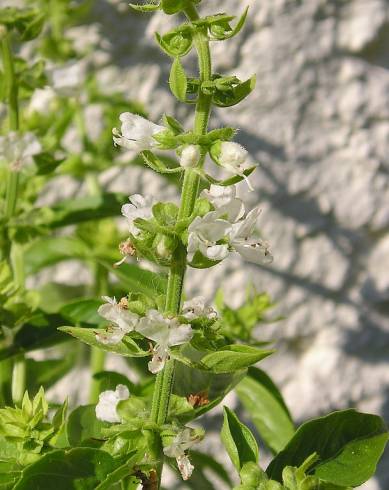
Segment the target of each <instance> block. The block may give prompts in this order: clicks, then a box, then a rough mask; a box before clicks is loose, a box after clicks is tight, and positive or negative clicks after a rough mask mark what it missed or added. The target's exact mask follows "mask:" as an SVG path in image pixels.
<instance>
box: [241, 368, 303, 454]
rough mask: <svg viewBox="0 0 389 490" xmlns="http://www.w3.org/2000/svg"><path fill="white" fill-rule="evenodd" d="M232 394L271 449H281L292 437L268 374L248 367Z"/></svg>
mask: <svg viewBox="0 0 389 490" xmlns="http://www.w3.org/2000/svg"><path fill="white" fill-rule="evenodd" d="M236 393H237V395H238V397H239V399H240V400H241V402H242V404H243V406H244V408H245V409H246V410H247V412H248V413H249V415H250V417H251V419H252V421H253V422H254V425H255V427H256V428H257V430H258V432H259V434H260V436H261V438H262V439H263V440H264V442H265V443H266V444H267V445H268V446H269V447H270V448H271V449H272V450H273V451H275V452H279V451H281V449H283V448H284V446H285V445H286V443H287V442H288V441H289V439H291V438H292V437H293V434H294V426H293V422H292V420H291V418H290V414H289V411H288V409H287V407H286V405H285V403H284V401H283V399H282V395H281V393H280V392H279V390H278V389H277V387H276V386H275V384H274V383H273V382H272V380H271V379H270V378H269V376H268V375H267V374H266V373H265V372H263V371H261V370H260V369H258V368H253V367H251V368H249V371H248V374H247V376H246V377H245V378H244V379H243V380H242V381H241V382H240V383H239V385H238V386H237V387H236Z"/></svg>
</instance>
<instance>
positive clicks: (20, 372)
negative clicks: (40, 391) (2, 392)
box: [12, 356, 27, 405]
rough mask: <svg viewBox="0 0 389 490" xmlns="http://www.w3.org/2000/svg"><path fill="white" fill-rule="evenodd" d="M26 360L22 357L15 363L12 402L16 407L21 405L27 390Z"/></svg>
mask: <svg viewBox="0 0 389 490" xmlns="http://www.w3.org/2000/svg"><path fill="white" fill-rule="evenodd" d="M26 370H27V369H26V359H25V358H24V356H20V357H19V358H18V359H16V360H15V361H14V366H13V373H12V400H13V402H14V404H15V405H21V403H22V400H23V395H24V391H25V389H26Z"/></svg>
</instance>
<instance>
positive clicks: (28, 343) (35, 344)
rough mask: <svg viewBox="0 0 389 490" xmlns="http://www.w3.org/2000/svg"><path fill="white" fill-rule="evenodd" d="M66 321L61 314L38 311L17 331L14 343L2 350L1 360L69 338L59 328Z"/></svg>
mask: <svg viewBox="0 0 389 490" xmlns="http://www.w3.org/2000/svg"><path fill="white" fill-rule="evenodd" d="M64 323H65V319H64V318H63V317H62V316H60V315H50V314H45V313H43V312H37V313H36V315H35V316H34V317H33V318H31V319H30V320H29V321H28V322H27V323H25V324H24V325H23V326H22V327H21V328H20V329H19V330H18V331H17V333H16V334H15V336H14V338H13V341H12V344H11V345H9V346H8V347H5V348H4V349H1V350H0V361H2V360H3V359H7V358H10V357H14V356H17V355H19V354H24V353H26V352H29V351H32V350H35V349H42V348H45V347H50V346H52V345H55V344H57V343H59V342H63V341H65V340H68V339H67V336H66V335H64V334H63V333H62V332H59V331H58V330H57V327H59V326H60V325H63V324H64Z"/></svg>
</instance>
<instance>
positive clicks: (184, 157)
mask: <svg viewBox="0 0 389 490" xmlns="http://www.w3.org/2000/svg"><path fill="white" fill-rule="evenodd" d="M200 156H201V153H200V148H199V147H198V146H197V145H188V146H185V148H184V149H183V150H182V152H181V158H180V165H181V167H184V168H190V167H195V166H196V165H197V164H198V162H199V160H200Z"/></svg>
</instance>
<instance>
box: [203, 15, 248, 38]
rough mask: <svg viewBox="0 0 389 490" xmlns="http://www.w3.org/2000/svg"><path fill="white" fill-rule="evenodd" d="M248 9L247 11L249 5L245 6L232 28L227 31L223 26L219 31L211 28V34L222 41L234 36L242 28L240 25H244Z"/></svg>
mask: <svg viewBox="0 0 389 490" xmlns="http://www.w3.org/2000/svg"><path fill="white" fill-rule="evenodd" d="M248 11H249V7H247V8H246V10H245V11H244V12H243V14H242V16H241V17H240V19H239V20H238V22H237V24H236V26H235V27H234V28H233V29H232V30H230V31H229V32H228V31H227V30H225V29H223V28H222V29H221V32H220V33H219V32H218V30H217V29H215V30H212V29H211V32H212V34H213V35H214V36H215V38H216V39H217V40H218V41H224V40H225V39H231V38H232V37H234V36H236V35H237V34H238V33H239V32H240V31H241V30H242V27H243V26H244V24H245V22H246V18H247V14H248ZM230 20H232V19H231V18H229V19H228V20H227V22H229V21H230Z"/></svg>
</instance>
